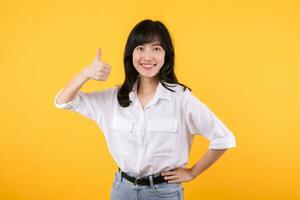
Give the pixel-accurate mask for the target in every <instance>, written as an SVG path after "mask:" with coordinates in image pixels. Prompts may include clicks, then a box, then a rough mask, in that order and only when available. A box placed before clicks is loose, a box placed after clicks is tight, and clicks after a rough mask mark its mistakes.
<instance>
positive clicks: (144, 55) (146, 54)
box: [143, 51, 153, 61]
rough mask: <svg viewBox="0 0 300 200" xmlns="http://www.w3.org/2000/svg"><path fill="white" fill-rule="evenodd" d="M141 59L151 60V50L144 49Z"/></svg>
mask: <svg viewBox="0 0 300 200" xmlns="http://www.w3.org/2000/svg"><path fill="white" fill-rule="evenodd" d="M143 60H145V61H149V60H150V61H151V60H153V54H152V52H151V51H145V52H144V53H143Z"/></svg>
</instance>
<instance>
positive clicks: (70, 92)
mask: <svg viewBox="0 0 300 200" xmlns="http://www.w3.org/2000/svg"><path fill="white" fill-rule="evenodd" d="M86 81H88V78H86V77H85V76H84V75H83V74H82V72H80V73H79V74H78V75H76V77H75V78H74V79H72V80H71V81H69V82H68V84H67V85H66V86H65V87H64V89H63V91H62V92H61V93H60V95H59V96H58V97H57V99H56V102H57V103H58V104H60V103H67V102H69V101H71V100H73V99H74V98H75V97H76V95H77V93H78V92H79V90H80V88H81V87H82V86H83V85H84V83H85V82H86Z"/></svg>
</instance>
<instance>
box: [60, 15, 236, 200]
mask: <svg viewBox="0 0 300 200" xmlns="http://www.w3.org/2000/svg"><path fill="white" fill-rule="evenodd" d="M174 55H175V54H174V49H173V45H172V41H171V37H170V34H169V32H168V30H167V28H166V26H165V25H164V24H163V23H161V22H160V21H152V20H143V21H141V22H139V23H138V24H137V25H136V26H135V27H134V28H133V29H132V31H131V32H130V34H129V37H128V39H127V43H126V47H125V52H124V67H125V80H124V82H123V84H122V85H120V86H115V87H112V88H109V89H104V90H101V91H94V92H82V91H80V88H81V87H82V85H83V84H84V83H85V82H87V81H88V80H90V79H93V80H97V81H105V80H107V78H108V76H109V74H110V71H111V66H110V65H108V64H106V63H104V62H103V61H102V60H101V51H100V49H98V53H97V56H96V58H95V60H94V61H93V62H92V64H90V65H89V66H87V67H86V68H84V69H83V70H82V71H81V72H80V73H79V74H78V75H77V76H76V77H75V78H74V79H73V80H71V81H70V82H69V83H68V84H67V85H66V87H65V88H63V89H61V90H60V91H59V92H58V94H57V95H56V96H55V100H54V104H55V106H56V107H57V108H63V109H69V110H72V111H75V112H78V113H80V114H82V115H84V116H86V117H88V118H90V119H92V120H94V121H95V122H96V123H97V124H98V125H99V127H100V128H101V130H102V132H103V134H104V136H105V139H106V142H107V146H108V149H109V152H110V153H111V155H112V157H113V159H114V161H115V162H116V164H117V165H118V170H117V171H116V172H115V178H114V181H113V184H112V190H111V199H112V200H127V199H128V200H131V199H143V200H159V199H168V200H173V199H174V200H175V199H183V187H182V184H181V183H182V182H188V181H192V180H193V179H195V178H196V177H197V176H198V175H199V174H201V173H203V172H204V171H205V170H206V169H207V168H208V167H210V166H211V165H212V164H213V163H214V162H215V161H216V160H217V159H218V158H219V157H220V156H221V155H222V154H223V153H224V151H226V149H228V148H233V147H235V146H236V141H235V137H234V135H233V134H232V132H231V131H230V130H229V129H228V128H227V127H226V126H225V125H224V124H223V123H222V121H221V120H220V119H219V118H218V117H217V116H216V115H215V114H214V113H213V112H212V111H211V110H210V109H209V108H208V106H206V104H205V103H203V102H202V101H200V100H199V99H198V98H196V97H195V96H194V95H193V94H192V93H191V89H190V88H188V87H186V86H185V85H183V84H181V83H179V82H178V80H177V78H176V76H175V73H174ZM195 135H201V136H203V137H205V138H206V139H208V140H209V141H210V143H209V147H208V150H207V152H206V153H205V155H204V156H203V157H202V159H200V160H199V161H198V162H197V163H196V164H194V165H193V167H191V168H185V166H186V164H187V162H188V158H189V152H190V149H191V146H192V142H193V138H194V136H195Z"/></svg>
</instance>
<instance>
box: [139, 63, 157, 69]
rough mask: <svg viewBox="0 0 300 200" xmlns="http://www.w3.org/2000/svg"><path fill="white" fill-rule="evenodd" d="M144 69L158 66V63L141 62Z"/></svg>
mask: <svg viewBox="0 0 300 200" xmlns="http://www.w3.org/2000/svg"><path fill="white" fill-rule="evenodd" d="M140 65H141V66H142V67H143V68H144V69H146V70H150V69H152V68H153V67H155V66H156V64H140Z"/></svg>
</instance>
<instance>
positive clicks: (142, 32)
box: [117, 19, 192, 107]
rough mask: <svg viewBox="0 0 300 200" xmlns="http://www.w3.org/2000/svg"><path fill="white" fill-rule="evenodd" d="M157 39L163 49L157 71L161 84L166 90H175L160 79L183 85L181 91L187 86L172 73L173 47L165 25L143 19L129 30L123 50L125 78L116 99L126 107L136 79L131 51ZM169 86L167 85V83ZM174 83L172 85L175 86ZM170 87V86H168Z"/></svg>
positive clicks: (136, 72)
mask: <svg viewBox="0 0 300 200" xmlns="http://www.w3.org/2000/svg"><path fill="white" fill-rule="evenodd" d="M155 39H158V40H159V41H160V43H161V45H162V47H163V49H164V50H165V52H166V53H165V61H164V65H163V66H162V68H161V69H160V72H159V73H158V79H159V81H160V82H161V84H162V85H163V86H164V87H165V88H166V89H168V90H170V91H172V92H175V91H174V90H172V89H170V88H168V87H167V85H166V84H164V83H163V82H162V81H164V82H166V83H170V84H179V85H181V86H183V91H185V89H186V88H188V89H189V90H190V91H192V90H191V89H190V88H189V87H187V86H185V85H184V84H181V83H179V82H178V80H177V78H176V75H175V73H174V58H175V53H174V48H173V44H172V40H171V37H170V34H169V31H168V29H167V28H166V26H165V25H164V24H163V23H162V22H160V21H152V20H150V19H145V20H143V21H141V22H139V23H138V24H136V25H135V26H134V28H133V29H132V30H131V32H130V34H129V36H128V38H127V42H126V46H125V51H124V58H123V62H124V68H125V80H124V82H123V84H122V85H121V87H120V88H119V90H118V95H117V98H118V101H119V104H120V105H121V106H122V107H127V106H129V105H130V103H132V101H131V100H130V99H129V93H130V92H131V90H132V88H133V85H134V83H135V81H136V80H137V79H138V75H139V73H138V71H137V70H136V69H135V68H134V66H133V63H132V53H133V50H134V49H135V47H136V46H138V45H141V44H144V43H149V42H152V41H154V40H155ZM168 86H169V85H168ZM175 86H176V85H174V86H173V87H175ZM170 87H172V86H170Z"/></svg>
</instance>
